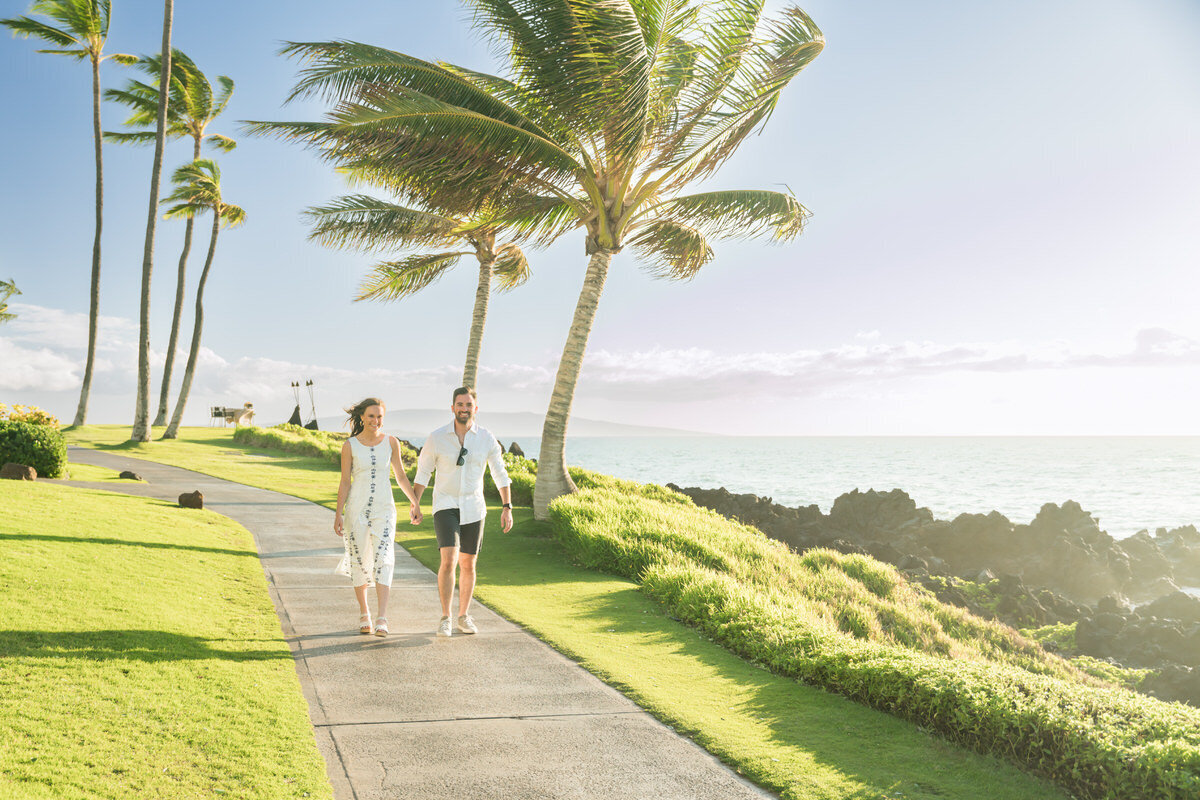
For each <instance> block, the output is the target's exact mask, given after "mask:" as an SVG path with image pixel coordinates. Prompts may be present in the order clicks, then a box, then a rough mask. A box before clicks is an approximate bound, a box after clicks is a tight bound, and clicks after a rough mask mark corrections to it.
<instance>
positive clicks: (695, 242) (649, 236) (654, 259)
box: [626, 219, 713, 280]
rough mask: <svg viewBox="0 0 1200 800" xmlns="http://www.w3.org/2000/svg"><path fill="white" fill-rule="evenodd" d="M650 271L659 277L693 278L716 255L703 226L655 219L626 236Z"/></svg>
mask: <svg viewBox="0 0 1200 800" xmlns="http://www.w3.org/2000/svg"><path fill="white" fill-rule="evenodd" d="M626 244H627V245H629V246H630V247H632V248H633V252H634V254H635V255H636V256H637V257H638V259H639V260H640V261H641V262H642V266H643V267H644V268H645V270H646V271H647V272H649V273H650V274H651V275H653V276H654V277H656V278H668V279H671V280H691V279H692V278H694V277H695V276H696V273H697V272H699V271H700V268H701V267H703V266H704V265H705V264H707V263H708V262H709V261H712V259H713V251H712V248H711V247H709V246H708V240H707V239H705V237H704V234H703V233H701V232H700V231H699V230H697V229H695V228H692V227H690V226H688V225H684V224H683V223H680V222H675V221H673V220H664V219H659V220H653V221H651V222H648V223H646V224H645V225H644V226H642V227H640V228H638V229H637V231H636V232H635V233H634V234H633V236H631V237H630V238H629V239H627V240H626Z"/></svg>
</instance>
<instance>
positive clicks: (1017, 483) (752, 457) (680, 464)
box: [501, 436, 1200, 538]
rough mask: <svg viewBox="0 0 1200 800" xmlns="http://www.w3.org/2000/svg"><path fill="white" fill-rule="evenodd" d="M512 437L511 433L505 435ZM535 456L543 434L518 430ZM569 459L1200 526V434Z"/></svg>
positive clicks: (1123, 524)
mask: <svg viewBox="0 0 1200 800" xmlns="http://www.w3.org/2000/svg"><path fill="white" fill-rule="evenodd" d="M501 439H502V440H503V441H504V443H505V444H506V445H507V444H508V440H507V439H504V437H503V436H501ZM517 443H518V444H519V445H520V446H521V448H522V449H523V450H524V451H525V453H526V455H529V456H532V457H534V458H536V457H537V455H538V446H539V440H538V439H537V438H535V437H526V438H520V437H518V438H517ZM567 463H569V464H572V465H578V466H581V467H586V468H588V469H592V470H596V471H598V472H604V473H608V474H611V475H616V476H619V477H622V478H630V479H633V480H638V481H643V482H651V483H660V484H661V483H667V482H671V483H675V484H678V485H679V486H700V487H704V488H716V487H719V486H724V487H725V488H726V489H728V490H729V491H731V492H749V493H752V494H757V495H760V496H766V497H771V498H772V499H774V501H775V502H776V503H781V504H783V505H787V506H797V505H811V504H814V503H815V504H816V505H817V506H819V507H820V508H821V510H822V511H824V512H826V513H828V512H829V509H830V506H832V505H833V501H834V500H835V499H836V498H837V497H838V495H841V494H844V493H846V492H849V491H851V490H853V489H861V490H864V491H865V490H867V489H877V490H881V491H886V490H890V489H903V490H904V491H906V492H908V494H909V496H910V497H912V498H913V499H914V500H915V501H916V503H917V505H918V506H926V507H927V508H929V510H930V511H932V512H933V514H934V516H935V517H937V518H938V519H953V518H954V517H955V516H957V515H958V514H962V513H976V514H980V513H982V514H986V513H988V512H990V511H992V510H996V511H999V512H1000V513H1002V514H1004V515H1005V516H1006V517H1008V518H1009V519H1010V520H1012V521H1013V522H1017V523H1026V522H1029V521H1030V520H1032V519H1033V517H1034V516H1035V515H1036V514H1037V512H1038V509H1040V508H1041V507H1042V505H1043V504H1045V503H1059V504H1061V503H1063V502H1064V501H1066V500H1075V501H1076V502H1078V503H1079V504H1080V505H1081V506H1082V507H1083V508H1084V509H1085V510H1087V511H1088V512H1090V513H1091V514H1092V516H1094V517H1096V518H1097V519H1098V520H1099V522H1100V527H1101V528H1103V529H1104V530H1106V531H1108V532H1109V533H1110V534H1111V535H1113V536H1114V537H1116V538H1124V537H1126V536H1130V535H1132V534H1134V533H1137V532H1138V531H1140V530H1149V531H1150V532H1151V533H1153V532H1154V530H1155V529H1156V528H1159V527H1166V528H1174V527H1179V526H1182V525H1193V524H1194V525H1198V526H1200V437H1197V436H1181V437H733V436H731V437H718V436H712V437H670V438H667V437H664V438H645V437H643V438H632V437H631V438H625V437H603V438H601V437H594V438H591V437H580V438H570V439H568V442H567Z"/></svg>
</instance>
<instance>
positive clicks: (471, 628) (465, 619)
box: [458, 614, 479, 633]
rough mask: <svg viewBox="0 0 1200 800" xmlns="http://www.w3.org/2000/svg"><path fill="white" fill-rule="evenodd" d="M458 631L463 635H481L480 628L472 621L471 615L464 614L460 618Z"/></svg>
mask: <svg viewBox="0 0 1200 800" xmlns="http://www.w3.org/2000/svg"><path fill="white" fill-rule="evenodd" d="M458 629H459V631H461V632H462V633H479V628H476V627H475V620H473V619H471V615H470V614H463V615H462V616H461V617H459V618H458Z"/></svg>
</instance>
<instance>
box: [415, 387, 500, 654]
mask: <svg viewBox="0 0 1200 800" xmlns="http://www.w3.org/2000/svg"><path fill="white" fill-rule="evenodd" d="M450 410H451V411H452V412H453V413H454V421H453V422H452V423H450V424H449V425H445V426H443V427H441V428H438V429H437V430H436V431H434V432H433V433H431V434H429V438H428V439H426V440H425V446H424V447H422V448H421V454H420V455H419V456H418V457H417V474H416V477H415V478H414V480H413V491H414V492H415V493H416V496H417V499H416V502H415V503H414V504H413V505H412V507H411V509H410V511H409V515H410V517H411V518H412V521H413V523H414V524H416V523H418V522H420V513H421V496H422V495H423V494H424V493H425V487H426V486H428V485H429V477H430V475H432V474H433V473H434V472H437V484H436V485H435V486H434V487H433V528H434V530H435V531H436V532H437V540H438V548H439V549H440V550H441V553H442V561H441V565H440V566H439V567H438V596H439V597H440V599H441V601H442V619H441V622H439V623H438V629H437V634H438V636H449V635H450V633H451V630H450V627H451V626H450V599H451V595H453V594H454V567H455V564H456V562H457V565H458V630H459V632H461V633H477V632H478V628H476V627H475V621H474V620H473V619H471V597H472V596H473V595H474V594H475V560H476V559H477V558H478V557H479V544H480V540H481V539H482V538H483V519H484V516H485V515H486V514H487V504H486V503H485V502H484V499H483V473H484V470H485V469H487V467H489V466H490V467H491V469H492V480H493V481H494V482H495V484H496V488H497V489H499V490H500V502H502V503H503V504H504V506H503V510H502V511H501V512H500V530H502V531H504V532H505V533H508V532H509V530H511V529H512V524H513V521H512V495H511V493H510V490H509V484H510V483H511V481H509V479H508V471H507V470H505V469H504V458H503V454H504V450H503V449H502V448H501V447H500V443H499V442H497V441H496V437H495V436H493V435H492V434H491V433H489V432H488V431H487V430H485V429H483V428H481V427H479V426H478V425H476V424H475V413H476V412H477V411H478V410H479V406H477V405H476V396H475V390H474V389H472V388H471V387H469V386H462V387H459V388H458V389H455V390H454V397H453V399H452V403H451V406H450Z"/></svg>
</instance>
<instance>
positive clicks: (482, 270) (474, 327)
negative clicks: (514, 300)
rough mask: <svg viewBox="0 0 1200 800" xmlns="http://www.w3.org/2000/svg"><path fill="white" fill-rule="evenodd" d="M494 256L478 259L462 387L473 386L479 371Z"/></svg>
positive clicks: (494, 262) (494, 261)
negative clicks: (477, 283)
mask: <svg viewBox="0 0 1200 800" xmlns="http://www.w3.org/2000/svg"><path fill="white" fill-rule="evenodd" d="M495 265H496V258H495V256H491V257H484V256H480V257H479V285H477V286H476V287H475V310H474V311H473V312H472V313H471V335H470V337H469V338H468V339H467V360H466V361H465V362H464V363H463V378H462V385H463V386H470V387H474V386H475V379H476V377H477V373H478V371H479V350H480V348H481V347H482V346H483V326H484V324H485V323H487V311H488V298H489V297H490V296H491V293H492V271H493V268H494V267H495Z"/></svg>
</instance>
